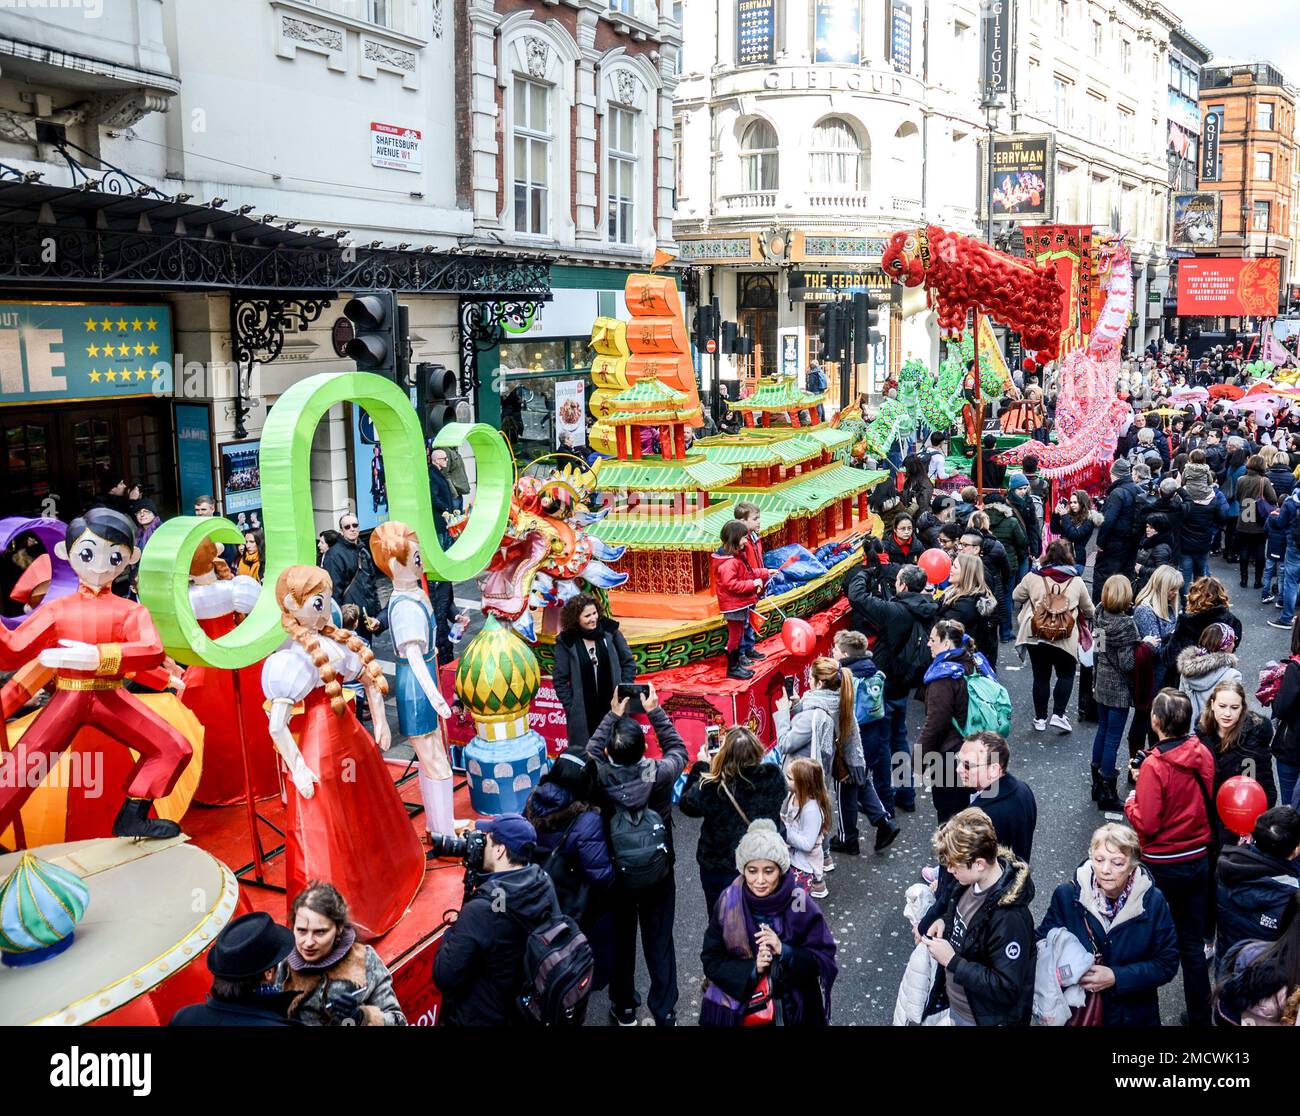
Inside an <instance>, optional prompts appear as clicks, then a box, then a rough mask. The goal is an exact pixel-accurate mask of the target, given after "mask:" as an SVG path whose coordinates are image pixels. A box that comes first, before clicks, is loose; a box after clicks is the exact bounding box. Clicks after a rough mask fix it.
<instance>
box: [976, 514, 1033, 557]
mask: <svg viewBox="0 0 1300 1116" xmlns="http://www.w3.org/2000/svg"><path fill="white" fill-rule="evenodd" d="M984 511H985V513H986V514H987V515H988V517H989V531H990V532H991V533H992V535H993V537H994V538H995V539H997V540H998V542H1000V543H1001V544H1002V545H1003V546H1004V547H1005V548H1006V551H1007V560H1008V561H1009V562H1010V563H1011V568H1012V570H1013V571H1014V570H1018V569H1019V568H1020V563H1021V561H1022V560H1024V559H1025V558H1027V557H1028V556H1029V536H1028V535H1026V534H1025V528H1024V524H1022V523H1021V522H1020V518H1019V516H1017V515H1016V513H1015V512H1014V511H1013V510H1012V508H1011V505H1010V504H1004V503H1001V502H998V501H995V502H993V503H988V504H985V505H984Z"/></svg>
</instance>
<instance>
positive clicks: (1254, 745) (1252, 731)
mask: <svg viewBox="0 0 1300 1116" xmlns="http://www.w3.org/2000/svg"><path fill="white" fill-rule="evenodd" d="M1245 716H1246V722H1245V724H1243V725H1242V726H1241V731H1240V732H1239V733H1238V734H1237V741H1236V743H1235V744H1233V746H1232V747H1231V748H1229V749H1228V750H1227V751H1226V752H1221V751H1220V750H1219V730H1218V726H1217V725H1215V724H1214V720H1213V718H1211V719H1210V724H1211V725H1212V726H1213V727H1211V728H1209V729H1204V728H1202V727H1201V726H1200V725H1199V724H1198V725H1197V726H1196V735H1197V736H1198V737H1200V739H1201V743H1202V744H1204V745H1205V746H1206V747H1207V748H1209V749H1210V754H1211V755H1213V756H1214V793H1215V794H1216V795H1217V794H1218V793H1219V788H1220V787H1221V786H1223V784H1224V783H1226V782H1227V781H1228V780H1229V779H1231V778H1232V777H1233V776H1234V775H1249V776H1250V777H1251V778H1252V779H1256V780H1258V781H1259V785H1260V786H1261V787H1263V788H1264V793H1265V794H1266V795H1268V804H1269V805H1270V806H1274V805H1276V804H1277V783H1276V782H1274V780H1273V753H1272V752H1271V751H1269V747H1268V746H1269V744H1270V743H1271V742H1272V740H1273V726H1272V724H1270V723H1269V722H1268V721H1266V720H1264V718H1263V717H1261V716H1260V715H1259V714H1258V713H1255V712H1253V711H1252V710H1249V709H1247V710H1246V714H1245ZM1221 832H1223V833H1227V832H1228V830H1227V829H1221ZM1235 840H1236V838H1235V837H1234V838H1233V841H1234V842H1235Z"/></svg>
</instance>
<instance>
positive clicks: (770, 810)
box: [678, 725, 786, 913]
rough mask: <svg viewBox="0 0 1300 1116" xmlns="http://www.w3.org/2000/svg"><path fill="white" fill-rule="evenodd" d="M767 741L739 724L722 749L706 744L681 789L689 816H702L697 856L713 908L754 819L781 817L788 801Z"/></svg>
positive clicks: (727, 735)
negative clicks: (768, 760)
mask: <svg viewBox="0 0 1300 1116" xmlns="http://www.w3.org/2000/svg"><path fill="white" fill-rule="evenodd" d="M764 754H765V749H764V748H763V742H762V741H761V740H759V739H758V737H757V736H755V735H754V734H753V733H752V732H751V731H750V730H749V729H747V728H744V727H743V726H740V725H737V726H736V727H735V728H730V729H728V730H727V731H726V733H725V734H724V735H723V737H722V743H721V744H720V745H719V746H718V749H717V751H715V752H713V753H710V752H709V750H708V747H707V745H706V746H705V747H702V748H701V749H700V752H699V758H698V759H697V760H696V761H695V764H694V766H692V768H691V771H690V775H689V776H688V777H687V779H686V787H685V789H684V790H683V791H682V798H681V802H680V803H679V804H678V808H679V809H680V810H681V812H682V813H683V814H685V815H686V816H687V817H688V818H701V819H703V823H702V824H701V826H700V838H699V842H698V843H697V844H696V846H695V859H696V861H697V862H698V864H699V867H700V886H701V887H702V888H703V889H704V905H705V908H706V909H707V911H708V912H709V913H712V911H713V908H714V907H715V906H717V903H718V896H719V895H721V894H722V892H723V889H725V888H726V886H727V885H728V884H729V883H731V881H732V880H734V879H735V878H736V846H737V845H739V844H740V839H741V838H742V837H743V836H744V835H745V831H746V830H747V829H748V828H749V824H750V822H752V821H755V820H757V819H758V818H767V819H769V820H770V821H774V822H778V824H779V820H780V817H781V805H782V803H783V802H784V801H785V795H786V787H785V776H784V775H782V774H781V768H780V767H779V766H778V765H777V764H774V763H764V762H763V756H764Z"/></svg>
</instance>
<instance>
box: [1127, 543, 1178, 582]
mask: <svg viewBox="0 0 1300 1116" xmlns="http://www.w3.org/2000/svg"><path fill="white" fill-rule="evenodd" d="M1172 565H1174V548H1173V545H1172V543H1171V542H1170V534H1169V531H1168V530H1165V531H1159V532H1157V533H1156V534H1154V535H1152V536H1151V537H1150V538H1147V537H1145V536H1143V539H1142V542H1141V544H1140V545H1139V546H1138V552H1137V562H1136V563H1135V566H1136V567H1137V568H1136V571H1135V572H1136V575H1137V576H1136V585H1135V589H1136V591H1138V592H1141V590H1142V586H1144V585H1145V584H1146V583H1147V582H1148V581H1150V580H1151V575H1152V574H1153V573H1155V572H1156V568H1157V567H1159V566H1172Z"/></svg>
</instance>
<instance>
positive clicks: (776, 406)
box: [727, 380, 826, 411]
mask: <svg viewBox="0 0 1300 1116" xmlns="http://www.w3.org/2000/svg"><path fill="white" fill-rule="evenodd" d="M825 399H826V393H825V392H820V393H818V394H816V395H814V394H813V393H812V392H808V391H804V390H803V389H802V388H800V387H799V386H798V385H797V384H796V383H795V382H794V380H780V381H777V382H775V383H767V384H763V385H761V386H760V387H759V389H758V390H757V391H756V392H754V394H753V395H751V396H750V397H749V398H748V399H741V400H739V401H738V402H735V403H730V402H729V403H728V404H727V409H728V410H730V411H796V410H797V411H804V410H807V409H808V408H809V407H815V406H817V404H819V403H821V402H823V401H824V400H825Z"/></svg>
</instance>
